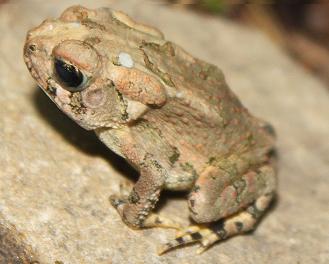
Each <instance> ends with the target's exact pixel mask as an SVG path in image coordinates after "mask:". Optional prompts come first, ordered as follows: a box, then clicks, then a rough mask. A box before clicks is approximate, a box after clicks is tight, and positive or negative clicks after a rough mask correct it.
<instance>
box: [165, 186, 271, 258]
mask: <svg viewBox="0 0 329 264" xmlns="http://www.w3.org/2000/svg"><path fill="white" fill-rule="evenodd" d="M273 195H274V193H273V192H272V193H268V194H264V195H262V196H261V197H259V198H258V199H257V200H256V201H255V202H254V203H253V204H252V205H250V206H248V207H247V208H246V209H245V210H244V211H242V212H240V213H237V214H235V215H233V216H231V217H228V218H225V219H221V220H219V221H218V222H216V223H214V224H212V225H209V226H208V227H201V226H191V227H189V228H188V229H186V230H185V232H184V233H183V234H182V235H181V236H178V237H176V239H174V240H173V241H171V242H169V243H166V244H165V245H163V246H162V247H161V248H160V249H159V251H158V254H159V255H161V254H163V253H165V252H167V251H169V250H170V249H173V248H176V247H179V246H183V245H187V244H190V243H194V242H199V243H200V244H201V246H200V248H199V249H198V251H197V253H198V254H200V253H202V252H204V251H205V250H207V249H208V248H209V247H210V246H211V245H213V244H214V243H216V242H217V241H220V240H224V239H226V238H229V237H232V236H234V235H237V234H242V233H245V232H248V231H251V230H253V229H254V228H255V226H256V225H257V223H258V222H259V219H260V218H261V216H262V215H263V214H264V212H265V211H266V209H267V208H268V206H269V204H270V202H271V200H272V199H273Z"/></svg>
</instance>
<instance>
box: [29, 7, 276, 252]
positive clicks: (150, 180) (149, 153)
mask: <svg viewBox="0 0 329 264" xmlns="http://www.w3.org/2000/svg"><path fill="white" fill-rule="evenodd" d="M122 53H124V54H125V55H127V54H128V56H130V58H131V61H132V62H133V65H128V64H129V63H128V64H127V63H126V62H124V61H123V60H121V59H120V55H119V54H122ZM24 59H25V62H26V65H27V67H28V69H29V70H30V72H31V74H32V76H33V77H34V78H35V79H36V81H37V82H38V84H39V86H40V87H41V88H42V89H43V90H44V91H45V92H46V94H47V95H48V96H49V97H50V98H51V99H52V100H53V101H54V102H55V103H56V104H57V106H58V107H59V108H60V109H61V110H62V111H63V112H64V113H66V114H67V115H68V116H69V117H71V118H72V119H73V120H75V121H76V122H77V123H78V124H79V125H81V126H82V127H83V128H85V129H88V130H94V131H95V132H96V134H97V135H98V137H99V138H100V140H102V141H103V142H104V143H105V144H106V145H107V146H108V147H109V148H110V149H111V150H113V151H114V152H116V153H117V154H118V155H120V156H122V157H124V158H125V159H126V160H127V161H128V162H129V163H131V164H132V165H133V166H134V167H135V168H136V169H137V170H139V172H140V178H139V180H138V181H137V183H136V184H135V186H134V187H133V190H132V191H131V193H130V195H129V196H128V197H118V196H115V195H114V196H112V197H111V202H112V204H113V206H114V207H115V208H116V209H117V211H118V212H119V214H120V216H121V218H122V220H123V221H124V222H125V223H126V224H127V225H129V226H130V227H133V228H142V227H153V226H163V227H178V226H177V225H176V224H175V223H174V222H173V221H170V219H166V218H165V217H163V216H159V215H156V214H154V213H152V212H151V211H152V209H153V208H154V206H155V204H156V203H157V201H158V199H159V196H160V193H161V190H163V189H170V190H185V191H189V196H188V205H189V208H190V216H191V218H192V219H193V220H194V221H195V222H196V223H197V224H200V225H195V226H192V227H189V228H186V229H184V230H183V231H181V232H180V233H179V236H178V237H177V238H176V239H174V240H173V241H172V242H169V243H167V244H166V245H164V246H163V247H162V248H161V250H160V251H159V253H163V252H165V251H167V250H169V249H171V248H173V247H176V246H178V245H182V244H187V243H190V242H195V241H199V242H200V244H201V249H200V252H201V251H203V250H205V249H206V248H208V247H209V246H210V245H212V244H213V243H214V242H216V241H218V240H222V239H226V238H228V237H230V236H233V235H235V234H239V233H243V232H246V231H249V230H251V229H252V228H253V227H254V226H255V225H256V224H257V222H258V220H259V218H260V217H261V215H262V214H263V213H264V211H265V210H266V208H267V207H268V205H269V203H270V201H271V199H272V197H273V194H274V191H275V188H276V177H275V168H274V162H273V159H272V153H273V144H274V132H273V129H272V127H271V126H270V125H269V124H268V123H266V122H264V121H261V120H259V119H257V118H255V117H253V116H252V115H251V114H250V113H249V112H248V110H247V109H246V108H245V107H243V106H242V104H241V103H240V101H239V100H238V99H237V97H236V96H235V95H234V94H233V93H232V92H231V90H230V89H229V88H228V86H227V84H226V83H225V80H224V76H223V73H222V72H221V71H220V70H219V69H218V68H217V67H216V66H213V65H211V64H208V63H206V62H203V61H201V60H199V59H196V58H194V57H192V56H191V55H190V54H188V53H187V52H185V51H184V50H183V49H182V48H180V47H179V46H177V45H175V44H174V43H172V42H169V41H166V40H165V39H164V37H163V35H162V33H161V32H159V31H158V30H156V29H154V28H152V27H148V26H145V25H142V24H138V23H136V22H134V21H133V20H132V19H130V18H129V17H128V16H126V15H125V14H123V13H121V12H116V11H112V10H110V9H106V8H102V9H97V10H89V9H86V8H84V7H81V6H74V7H71V8H69V9H67V10H66V11H65V12H64V13H63V14H62V15H61V17H60V18H59V19H55V20H46V21H44V22H43V23H42V24H41V25H40V26H38V27H36V28H34V29H32V30H30V31H29V32H28V35H27V39H26V44H25V48H24ZM56 60H57V61H61V62H64V63H66V64H67V65H71V66H72V67H73V68H74V69H76V71H79V72H80V73H81V76H83V81H82V82H81V83H79V85H78V84H74V85H71V86H69V85H67V82H65V81H63V79H61V75H60V74H59V73H58V70H57V68H56V67H55V66H54V65H55V61H56ZM69 67H70V66H69ZM72 67H71V68H72ZM65 70H67V68H65ZM201 224H202V226H201Z"/></svg>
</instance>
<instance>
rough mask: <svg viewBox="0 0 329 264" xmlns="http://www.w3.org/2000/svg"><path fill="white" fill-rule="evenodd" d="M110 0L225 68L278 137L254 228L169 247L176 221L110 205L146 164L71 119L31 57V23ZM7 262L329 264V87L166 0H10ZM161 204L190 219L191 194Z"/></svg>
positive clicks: (3, 223) (1, 81) (1, 252)
mask: <svg viewBox="0 0 329 264" xmlns="http://www.w3.org/2000/svg"><path fill="white" fill-rule="evenodd" d="M76 3H80V4H82V5H86V6H87V7H90V8H94V7H99V6H110V7H113V8H115V9H121V10H123V11H126V12H127V13H129V14H130V15H131V16H133V17H134V18H136V19H138V20H140V21H143V22H145V23H148V24H152V25H155V26H156V27H158V28H160V29H161V30H162V31H163V32H164V33H165V35H166V37H167V39H170V40H173V41H174V42H176V43H178V44H180V45H181V46H183V47H184V48H185V49H186V50H188V51H189V52H191V53H192V54H193V55H195V56H197V57H199V58H202V59H204V60H206V61H210V62H212V63H214V64H216V65H218V66H219V67H220V68H221V69H223V70H224V73H225V75H226V78H227V81H228V83H229V85H230V86H231V88H232V89H233V90H234V91H235V92H236V93H237V94H238V95H239V97H240V99H241V100H242V102H243V103H244V104H245V105H246V106H247V107H248V108H249V109H250V110H251V111H252V112H253V113H255V114H256V115H258V116H260V117H263V118H265V119H266V120H269V121H270V122H271V123H273V125H274V126H275V128H276V130H277V134H278V144H277V145H278V151H279V155H280V174H279V181H280V183H279V199H278V201H277V203H276V204H275V205H274V206H273V209H272V210H271V211H270V212H269V213H268V214H267V216H266V217H265V218H264V221H262V223H261V224H260V225H259V227H258V228H257V230H256V231H255V232H254V233H253V234H252V235H246V236H239V237H235V238H232V239H230V240H228V241H226V242H223V243H219V244H216V245H215V246H214V247H212V248H211V249H210V250H208V251H207V252H205V253H204V254H202V255H196V254H195V251H196V246H191V247H187V248H184V249H180V250H176V251H172V252H170V253H168V254H166V255H164V256H161V257H159V256H157V254H156V248H157V245H159V243H163V242H165V241H166V240H167V239H170V238H172V237H173V236H174V232H173V231H170V230H161V229H151V230H142V231H134V230H131V229H129V228H127V227H126V226H125V225H124V224H122V223H121V220H120V218H119V216H118V215H117V213H116V212H115V210H114V209H113V208H111V206H110V204H109V202H108V196H109V195H110V194H111V193H116V192H119V188H120V184H126V183H127V182H128V181H130V180H135V179H136V173H134V171H133V170H132V169H130V168H129V167H128V165H126V163H125V162H123V161H122V160H121V159H119V158H118V157H116V156H115V155H114V154H113V153H111V152H110V151H108V150H107V149H106V148H105V147H104V146H103V145H102V144H101V143H99V141H98V140H97V138H96V137H95V136H94V135H93V134H91V133H88V132H85V131H83V130H82V129H81V128H79V127H78V126H77V125H75V124H74V123H73V122H72V121H71V120H69V119H68V118H67V117H66V116H64V115H63V114H62V113H61V112H60V111H59V110H58V109H57V108H56V107H55V105H53V104H52V103H51V101H50V100H49V99H48V98H47V97H46V96H45V95H44V94H42V92H41V91H40V90H39V89H38V88H37V87H36V84H35V83H34V81H33V80H32V78H31V77H30V75H29V73H28V71H27V69H26V68H25V65H24V63H23V60H22V47H23V43H24V38H25V34H26V31H27V30H28V29H29V28H31V27H32V26H35V25H38V24H39V23H40V22H41V21H42V20H43V19H45V18H47V17H57V16H58V15H59V14H60V13H61V11H62V10H63V9H65V8H66V7H68V6H69V5H72V4H76ZM0 32H1V41H0V69H1V71H0V90H1V96H0V103H1V110H0V124H1V126H0V139H1V141H0V142H1V143H0V166H1V171H0V263H1V264H2V263H31V261H32V260H35V261H38V262H39V263H49V264H50V263H57V264H58V263H70V264H75V263H95V264H110V263H113V264H119V263H127V264H137V263H146V264H157V263H169V264H171V263H172V264H176V263H189V264H193V263H197V264H205V263H207V264H209V263H211V264H215V263H222V264H225V263H329V232H328V230H329V208H328V204H329V194H328V190H329V140H328V139H329V93H328V90H326V89H325V87H324V85H323V84H321V83H320V82H319V81H317V80H316V79H315V78H313V77H312V76H310V74H309V73H308V72H307V71H305V70H304V69H302V68H301V67H300V66H298V65H295V64H294V63H293V62H292V61H291V59H289V58H287V57H286V56H285V55H284V54H283V52H282V51H280V50H278V48H276V47H275V46H274V45H273V44H272V43H271V42H270V41H269V40H268V39H266V38H265V37H264V36H263V35H261V34H260V33H258V32H255V31H252V30H250V29H247V28H244V27H242V26H238V25H235V24H232V23H230V22H228V21H225V20H222V19H217V18H210V17H201V16H198V15H196V14H193V13H189V12H184V11H182V10H173V9H169V8H167V7H165V6H164V5H163V4H160V1H140V0H117V1H114V0H113V1H105V0H104V1H102V0H100V1H96V2H95V3H93V1H47V4H45V2H44V3H43V2H40V1H7V2H6V3H5V4H2V5H0ZM162 200H163V202H162V203H161V205H160V207H161V212H162V213H164V212H165V213H167V214H170V215H173V216H176V217H177V219H178V220H180V221H181V222H182V223H185V224H187V223H188V221H187V213H188V211H187V206H186V204H185V202H184V199H183V196H180V195H175V196H173V195H172V194H165V195H163V196H162Z"/></svg>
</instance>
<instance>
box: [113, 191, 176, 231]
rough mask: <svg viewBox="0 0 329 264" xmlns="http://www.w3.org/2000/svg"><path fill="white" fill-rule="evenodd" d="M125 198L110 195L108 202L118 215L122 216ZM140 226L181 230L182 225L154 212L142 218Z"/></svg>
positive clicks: (125, 204)
mask: <svg viewBox="0 0 329 264" xmlns="http://www.w3.org/2000/svg"><path fill="white" fill-rule="evenodd" d="M125 200H126V199H125V198H121V197H119V196H116V195H112V196H111V197H110V202H111V204H112V206H113V207H114V208H115V209H116V210H117V211H118V213H119V215H120V216H121V217H122V218H123V217H124V212H123V211H124V207H125V206H127V202H126V201H125ZM140 227H141V228H143V227H146V228H153V227H162V228H172V229H176V230H182V225H181V224H180V223H178V222H177V221H174V220H172V219H170V218H167V217H165V216H162V215H158V214H156V213H149V215H148V216H147V217H146V218H145V219H144V220H143V222H142V224H141V226H140Z"/></svg>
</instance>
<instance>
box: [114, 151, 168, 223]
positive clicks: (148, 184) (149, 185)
mask: <svg viewBox="0 0 329 264" xmlns="http://www.w3.org/2000/svg"><path fill="white" fill-rule="evenodd" d="M139 167H140V177H139V180H138V181H137V183H136V184H135V186H134V187H133V189H132V191H131V193H130V195H129V196H128V197H124V198H119V197H117V196H112V197H111V203H112V205H113V206H114V207H115V208H116V209H117V211H118V212H119V214H120V216H121V218H122V220H123V221H124V222H125V223H126V224H127V225H128V226H130V227H133V228H141V227H145V226H146V225H147V221H146V219H147V218H148V216H149V215H150V212H151V210H152V209H153V208H154V206H155V204H156V203H157V201H158V199H159V196H160V192H161V190H162V188H163V185H164V180H165V170H164V169H163V167H162V166H161V165H160V164H159V163H158V162H157V161H156V160H154V159H153V158H152V156H151V155H150V154H146V155H145V157H144V159H143V161H142V162H141V163H140V164H139ZM155 220H156V219H155Z"/></svg>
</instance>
